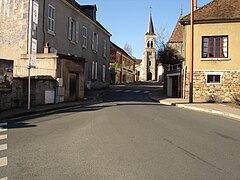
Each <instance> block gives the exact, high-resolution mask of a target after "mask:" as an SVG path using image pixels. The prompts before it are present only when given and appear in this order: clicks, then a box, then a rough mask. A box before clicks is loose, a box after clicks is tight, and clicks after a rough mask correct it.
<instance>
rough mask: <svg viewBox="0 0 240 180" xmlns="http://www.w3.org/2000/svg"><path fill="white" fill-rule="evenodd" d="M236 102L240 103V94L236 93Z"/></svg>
mask: <svg viewBox="0 0 240 180" xmlns="http://www.w3.org/2000/svg"><path fill="white" fill-rule="evenodd" d="M232 97H233V100H234V103H236V104H238V105H240V94H234V95H233V96H232Z"/></svg>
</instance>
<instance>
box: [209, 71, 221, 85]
mask: <svg viewBox="0 0 240 180" xmlns="http://www.w3.org/2000/svg"><path fill="white" fill-rule="evenodd" d="M222 74H223V73H221V72H206V82H207V84H221V79H222Z"/></svg>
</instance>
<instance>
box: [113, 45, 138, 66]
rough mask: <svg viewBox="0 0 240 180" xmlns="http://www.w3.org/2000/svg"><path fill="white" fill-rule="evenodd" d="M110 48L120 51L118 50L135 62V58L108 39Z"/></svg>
mask: <svg viewBox="0 0 240 180" xmlns="http://www.w3.org/2000/svg"><path fill="white" fill-rule="evenodd" d="M110 49H113V50H117V51H120V52H121V53H123V54H124V55H125V56H127V57H128V58H129V59H132V60H133V61H135V62H136V59H135V58H134V57H133V56H131V55H129V54H128V53H127V52H126V51H124V50H123V49H122V48H120V47H119V46H118V45H116V44H115V43H113V42H112V41H110Z"/></svg>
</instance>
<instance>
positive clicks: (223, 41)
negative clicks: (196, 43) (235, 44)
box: [202, 36, 228, 58]
mask: <svg viewBox="0 0 240 180" xmlns="http://www.w3.org/2000/svg"><path fill="white" fill-rule="evenodd" d="M227 57H228V37H227V36H208V37H206V36H205V37H203V38H202V58H227Z"/></svg>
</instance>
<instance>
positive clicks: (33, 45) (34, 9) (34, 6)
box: [28, 0, 39, 109]
mask: <svg viewBox="0 0 240 180" xmlns="http://www.w3.org/2000/svg"><path fill="white" fill-rule="evenodd" d="M38 9H39V4H38V2H37V1H36V0H30V1H29V17H28V55H29V59H28V109H31V68H36V54H37V24H38Z"/></svg>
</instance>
